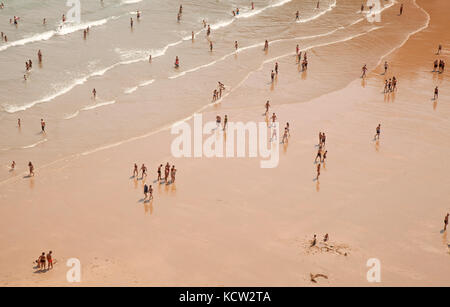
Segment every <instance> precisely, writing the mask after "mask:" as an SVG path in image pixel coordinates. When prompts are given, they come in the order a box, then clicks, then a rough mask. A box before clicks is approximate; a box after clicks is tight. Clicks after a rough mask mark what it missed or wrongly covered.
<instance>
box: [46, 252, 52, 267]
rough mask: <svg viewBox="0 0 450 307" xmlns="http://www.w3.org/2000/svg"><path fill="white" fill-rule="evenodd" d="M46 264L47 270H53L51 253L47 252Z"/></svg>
mask: <svg viewBox="0 0 450 307" xmlns="http://www.w3.org/2000/svg"><path fill="white" fill-rule="evenodd" d="M47 263H48V265H47V268H48V269H49V270H50V269H53V258H52V251H49V252H48V254H47Z"/></svg>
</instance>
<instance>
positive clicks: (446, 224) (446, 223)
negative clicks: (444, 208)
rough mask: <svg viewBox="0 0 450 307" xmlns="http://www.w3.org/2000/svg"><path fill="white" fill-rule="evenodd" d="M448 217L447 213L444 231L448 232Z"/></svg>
mask: <svg viewBox="0 0 450 307" xmlns="http://www.w3.org/2000/svg"><path fill="white" fill-rule="evenodd" d="M448 216H449V214H448V213H447V215H446V216H445V218H444V231H446V230H447V226H448Z"/></svg>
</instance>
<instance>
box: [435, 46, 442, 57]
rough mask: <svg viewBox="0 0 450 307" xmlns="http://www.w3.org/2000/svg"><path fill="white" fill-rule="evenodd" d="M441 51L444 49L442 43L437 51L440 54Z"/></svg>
mask: <svg viewBox="0 0 450 307" xmlns="http://www.w3.org/2000/svg"><path fill="white" fill-rule="evenodd" d="M441 51H442V45H441V44H439V46H438V51H437V53H436V54H437V55H439V54H441Z"/></svg>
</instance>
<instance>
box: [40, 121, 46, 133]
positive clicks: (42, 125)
mask: <svg viewBox="0 0 450 307" xmlns="http://www.w3.org/2000/svg"><path fill="white" fill-rule="evenodd" d="M41 130H42V133H45V121H44V119H42V118H41Z"/></svg>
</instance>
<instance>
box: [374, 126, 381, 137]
mask: <svg viewBox="0 0 450 307" xmlns="http://www.w3.org/2000/svg"><path fill="white" fill-rule="evenodd" d="M380 133H381V124H378V126H377V129H376V133H375V136H374V139H375V140H379V139H380Z"/></svg>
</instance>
